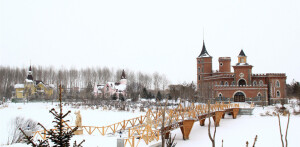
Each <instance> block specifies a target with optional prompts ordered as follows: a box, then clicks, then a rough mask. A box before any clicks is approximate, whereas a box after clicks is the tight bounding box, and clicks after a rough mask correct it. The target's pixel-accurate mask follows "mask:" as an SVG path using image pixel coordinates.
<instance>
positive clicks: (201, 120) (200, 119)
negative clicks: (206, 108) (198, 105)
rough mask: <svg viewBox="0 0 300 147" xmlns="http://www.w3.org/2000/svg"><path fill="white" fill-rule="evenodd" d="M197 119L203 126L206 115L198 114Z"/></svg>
mask: <svg viewBox="0 0 300 147" xmlns="http://www.w3.org/2000/svg"><path fill="white" fill-rule="evenodd" d="M198 119H199V121H200V126H204V125H205V119H206V115H202V116H199V117H198Z"/></svg>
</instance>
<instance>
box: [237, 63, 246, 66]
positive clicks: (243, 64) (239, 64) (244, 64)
mask: <svg viewBox="0 0 300 147" xmlns="http://www.w3.org/2000/svg"><path fill="white" fill-rule="evenodd" d="M236 65H237V66H248V65H249V64H248V63H237V64H236Z"/></svg>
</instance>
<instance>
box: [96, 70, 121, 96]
mask: <svg viewBox="0 0 300 147" xmlns="http://www.w3.org/2000/svg"><path fill="white" fill-rule="evenodd" d="M126 87H127V79H126V75H125V71H124V70H123V71H122V75H121V79H120V82H107V83H106V84H95V87H94V95H95V96H100V97H111V96H113V95H114V94H116V96H117V97H119V95H120V94H122V95H123V96H126Z"/></svg>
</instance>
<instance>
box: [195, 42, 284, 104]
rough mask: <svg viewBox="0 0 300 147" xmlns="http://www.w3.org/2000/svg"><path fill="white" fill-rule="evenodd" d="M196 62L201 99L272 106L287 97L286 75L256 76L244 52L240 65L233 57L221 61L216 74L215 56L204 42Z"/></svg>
mask: <svg viewBox="0 0 300 147" xmlns="http://www.w3.org/2000/svg"><path fill="white" fill-rule="evenodd" d="M196 60H197V90H198V91H199V93H200V98H217V99H218V100H229V99H230V100H231V101H234V102H245V101H253V102H259V103H262V104H270V103H272V102H273V101H277V100H280V99H282V98H285V97H286V75H285V73H265V74H255V73H252V68H253V66H252V65H250V64H249V63H247V56H246V54H245V53H244V51H243V50H241V51H240V54H239V55H238V63H236V64H235V65H233V66H232V65H231V58H230V57H219V70H216V71H213V69H212V56H210V55H209V53H208V52H207V50H206V47H205V44H204V41H203V46H202V51H201V53H200V55H199V56H198V57H197V58H196ZM231 67H233V72H232V71H231Z"/></svg>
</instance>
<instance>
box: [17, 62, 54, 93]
mask: <svg viewBox="0 0 300 147" xmlns="http://www.w3.org/2000/svg"><path fill="white" fill-rule="evenodd" d="M14 88H15V91H14V93H13V96H14V98H28V97H50V96H52V95H53V90H54V89H55V86H54V85H53V84H45V83H44V82H43V81H41V80H34V79H33V76H32V69H31V65H30V67H29V70H28V75H27V78H26V79H25V82H24V84H16V85H15V86H14Z"/></svg>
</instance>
